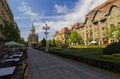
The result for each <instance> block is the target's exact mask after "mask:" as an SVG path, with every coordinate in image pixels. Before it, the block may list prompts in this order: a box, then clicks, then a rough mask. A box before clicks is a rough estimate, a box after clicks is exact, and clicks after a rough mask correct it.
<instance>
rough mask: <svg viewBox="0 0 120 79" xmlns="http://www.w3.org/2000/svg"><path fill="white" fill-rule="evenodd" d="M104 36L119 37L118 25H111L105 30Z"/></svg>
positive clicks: (119, 28) (119, 29)
mask: <svg viewBox="0 0 120 79" xmlns="http://www.w3.org/2000/svg"><path fill="white" fill-rule="evenodd" d="M106 38H107V39H109V38H118V39H119V38H120V27H118V26H114V25H112V26H111V28H107V30H106Z"/></svg>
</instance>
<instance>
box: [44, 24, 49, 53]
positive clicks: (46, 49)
mask: <svg viewBox="0 0 120 79" xmlns="http://www.w3.org/2000/svg"><path fill="white" fill-rule="evenodd" d="M49 29H50V27H48V26H47V24H45V26H43V30H45V32H44V34H45V35H46V47H45V51H46V52H48V45H47V35H48V34H49V32H48V30H49Z"/></svg>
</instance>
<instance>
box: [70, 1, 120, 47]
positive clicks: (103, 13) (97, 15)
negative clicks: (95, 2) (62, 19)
mask: <svg viewBox="0 0 120 79" xmlns="http://www.w3.org/2000/svg"><path fill="white" fill-rule="evenodd" d="M113 25H114V26H116V27H120V0H107V1H106V2H104V3H103V4H101V5H99V6H97V7H95V8H94V9H92V10H91V11H90V12H89V13H88V14H87V15H86V18H85V22H76V23H75V24H73V27H72V30H76V31H77V33H78V34H79V36H80V37H81V38H82V39H83V41H84V44H85V45H88V44H89V43H90V40H91V41H92V40H94V41H96V42H97V43H98V44H99V45H104V44H109V43H111V42H114V41H115V39H114V38H110V39H106V29H107V28H110V27H111V26H113Z"/></svg>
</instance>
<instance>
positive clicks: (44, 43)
mask: <svg viewBox="0 0 120 79" xmlns="http://www.w3.org/2000/svg"><path fill="white" fill-rule="evenodd" d="M41 44H42V46H44V47H45V46H46V40H45V38H43V40H42V41H41Z"/></svg>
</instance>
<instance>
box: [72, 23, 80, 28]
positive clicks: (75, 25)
mask: <svg viewBox="0 0 120 79" xmlns="http://www.w3.org/2000/svg"><path fill="white" fill-rule="evenodd" d="M79 25H80V23H79V22H76V23H74V24H73V27H72V28H74V29H78V28H79Z"/></svg>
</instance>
